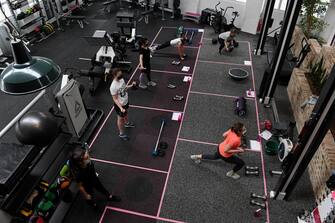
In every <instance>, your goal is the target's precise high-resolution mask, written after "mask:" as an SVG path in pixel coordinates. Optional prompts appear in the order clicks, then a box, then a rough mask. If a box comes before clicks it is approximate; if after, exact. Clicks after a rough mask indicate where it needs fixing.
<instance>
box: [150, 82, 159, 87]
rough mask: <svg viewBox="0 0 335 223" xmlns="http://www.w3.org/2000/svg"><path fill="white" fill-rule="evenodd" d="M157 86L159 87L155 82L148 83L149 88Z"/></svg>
mask: <svg viewBox="0 0 335 223" xmlns="http://www.w3.org/2000/svg"><path fill="white" fill-rule="evenodd" d="M156 85H157V83H156V82H153V81H149V82H148V86H153V87H155V86H156Z"/></svg>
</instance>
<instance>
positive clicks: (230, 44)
mask: <svg viewBox="0 0 335 223" xmlns="http://www.w3.org/2000/svg"><path fill="white" fill-rule="evenodd" d="M236 35H237V30H236V29H231V30H230V31H227V32H224V33H221V34H220V35H219V38H218V41H219V44H220V47H219V53H220V54H221V53H222V49H225V51H226V52H232V51H233V49H234V48H235V47H238V42H237V41H236V40H235V37H236Z"/></svg>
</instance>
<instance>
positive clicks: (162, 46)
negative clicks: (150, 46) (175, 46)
mask: <svg viewBox="0 0 335 223" xmlns="http://www.w3.org/2000/svg"><path fill="white" fill-rule="evenodd" d="M169 46H171V44H170V41H166V42H165V43H163V44H161V45H158V46H157V47H156V50H161V49H164V48H167V47H169Z"/></svg>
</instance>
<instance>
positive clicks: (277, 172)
mask: <svg viewBox="0 0 335 223" xmlns="http://www.w3.org/2000/svg"><path fill="white" fill-rule="evenodd" d="M269 173H270V176H271V177H273V175H282V174H283V171H281V170H270V171H269Z"/></svg>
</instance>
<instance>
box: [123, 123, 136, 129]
mask: <svg viewBox="0 0 335 223" xmlns="http://www.w3.org/2000/svg"><path fill="white" fill-rule="evenodd" d="M124 127H125V128H134V127H135V125H134V123H132V122H128V123H125V124H124Z"/></svg>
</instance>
